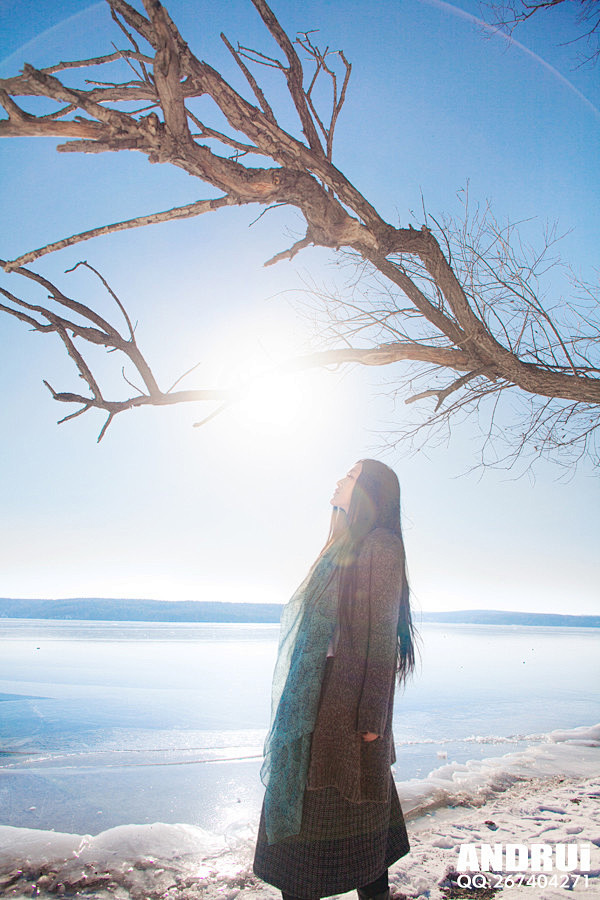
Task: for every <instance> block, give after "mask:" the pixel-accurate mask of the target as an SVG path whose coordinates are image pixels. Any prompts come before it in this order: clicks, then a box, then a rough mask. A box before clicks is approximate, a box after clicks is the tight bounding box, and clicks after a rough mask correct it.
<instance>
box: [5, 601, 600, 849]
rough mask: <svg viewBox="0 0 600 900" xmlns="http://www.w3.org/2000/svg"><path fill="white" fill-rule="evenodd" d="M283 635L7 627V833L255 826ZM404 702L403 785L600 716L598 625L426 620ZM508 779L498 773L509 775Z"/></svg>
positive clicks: (226, 628) (216, 628)
mask: <svg viewBox="0 0 600 900" xmlns="http://www.w3.org/2000/svg"><path fill="white" fill-rule="evenodd" d="M277 635H278V626H277V625H231V624H216V625H211V624H187V623H185V624H166V623H121V622H85V623H84V622H75V621H73V622H62V621H49V620H43V621H42V620H35V621H34V620H17V619H5V620H2V621H1V627H0V776H1V777H0V810H1V812H0V824H3V825H13V826H21V827H28V828H42V829H55V830H57V831H66V832H77V833H80V834H81V833H91V834H97V833H99V832H101V831H103V830H105V829H107V828H111V827H114V826H116V825H125V824H132V823H138V824H144V823H153V822H164V823H177V822H182V823H188V824H191V825H199V826H201V827H203V828H206V829H207V830H208V831H210V832H213V833H214V832H216V833H219V834H223V833H227V831H228V829H230V830H232V831H235V829H236V828H239V827H240V826H241V825H243V824H244V823H255V822H256V821H257V819H258V812H259V809H260V803H261V799H262V786H261V784H260V781H259V775H258V773H259V768H260V762H261V757H262V742H263V739H264V736H265V733H266V729H267V726H268V718H269V707H270V682H271V674H272V669H273V664H274V660H275V655H276V650H277ZM421 635H422V642H423V645H422V652H421V664H420V666H419V669H418V671H417V674H416V676H415V678H414V679H413V681H412V682H411V683H410V684H409V686H408V687H407V689H406V690H405V691H404V692H401V691H399V692H397V695H396V707H395V719H394V723H395V727H394V733H395V737H396V745H397V746H396V753H397V756H398V761H397V763H396V766H395V770H394V773H395V777H396V780H397V781H398V782H401V783H402V782H407V781H409V780H410V779H418V780H419V781H420V782H423V783H426V782H427V778H428V775H429V773H430V772H431V771H432V770H434V769H437V768H438V767H440V766H443V765H446V764H448V765H449V766H452V765H455V766H457V767H458V768H460V765H461V764H463V763H465V762H466V761H467V760H473V761H475V762H477V761H486V760H488V759H490V758H493V757H502V756H505V755H506V754H511V753H512V754H514V753H515V752H516V751H522V750H526V749H527V748H532V747H536V746H540V747H543V745H545V744H546V743H547V742H548V737H547V733H548V732H549V731H552V730H553V729H571V728H575V727H577V726H589V725H592V724H594V723H595V722H598V721H600V698H599V696H598V690H597V685H598V684H599V683H600V679H599V676H600V654H599V653H598V638H599V633H598V630H597V629H596V630H594V629H572V628H567V629H559V628H542V627H528V628H518V627H510V626H507V627H503V626H478V625H426V626H423V628H422V631H421ZM500 768H501V766H500Z"/></svg>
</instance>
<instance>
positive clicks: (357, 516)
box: [347, 459, 401, 541]
mask: <svg viewBox="0 0 600 900" xmlns="http://www.w3.org/2000/svg"><path fill="white" fill-rule="evenodd" d="M359 463H360V466H361V468H360V474H359V475H358V478H357V479H356V483H355V485H354V490H353V491H352V496H351V498H350V503H349V505H348V512H347V526H348V530H349V531H350V534H351V536H352V538H353V539H354V540H355V541H360V540H361V539H362V538H363V537H365V535H367V534H368V533H369V532H370V531H373V529H374V528H387V529H388V530H389V531H392V532H393V533H394V534H398V535H401V528H400V484H399V482H398V476H397V475H396V473H395V472H394V471H393V469H390V467H389V466H386V465H385V463H382V462H380V461H379V460H378V459H361V460H359Z"/></svg>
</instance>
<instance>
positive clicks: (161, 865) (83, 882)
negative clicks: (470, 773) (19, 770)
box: [0, 775, 600, 900]
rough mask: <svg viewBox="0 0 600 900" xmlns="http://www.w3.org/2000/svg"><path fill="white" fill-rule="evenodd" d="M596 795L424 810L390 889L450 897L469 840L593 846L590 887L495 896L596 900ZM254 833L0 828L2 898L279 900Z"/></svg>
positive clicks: (573, 783)
mask: <svg viewBox="0 0 600 900" xmlns="http://www.w3.org/2000/svg"><path fill="white" fill-rule="evenodd" d="M599 799H600V775H598V776H592V777H589V778H582V777H579V778H578V777H566V776H561V775H553V776H551V777H547V778H533V779H530V780H525V779H522V780H519V781H517V782H515V783H513V784H512V785H510V786H509V787H507V788H506V789H504V790H503V791H502V792H500V793H496V794H495V795H494V796H491V797H489V796H488V797H487V798H485V797H482V798H480V799H479V800H478V799H477V798H474V799H472V800H471V801H470V802H467V801H464V802H460V803H457V805H455V806H451V807H445V808H440V809H436V810H434V811H430V812H425V813H424V814H423V815H421V816H419V817H417V818H413V819H411V820H410V821H409V822H408V830H409V838H410V842H411V851H410V854H409V855H408V856H406V857H404V858H403V859H401V860H399V861H398V862H397V863H395V864H394V865H393V866H392V867H391V869H390V886H391V887H392V889H393V891H394V892H395V893H396V895H398V900H400V895H402V894H403V895H404V897H407V898H411V900H413V898H414V900H416V898H423V900H425V898H427V900H446V898H448V897H449V896H450V887H451V882H450V881H449V880H448V878H447V875H448V873H449V872H451V871H452V870H453V869H456V866H457V862H458V853H459V850H460V846H461V845H463V844H473V845H478V846H480V845H481V844H482V843H486V844H502V845H506V844H524V845H531V844H533V843H545V844H549V845H552V846H554V845H556V844H560V843H578V844H586V845H589V846H590V851H591V867H590V868H591V871H590V872H589V873H587V874H588V879H587V885H586V882H585V879H584V878H583V877H580V878H579V879H575V878H574V873H573V875H571V876H567V881H565V876H563V875H562V873H556V872H555V873H554V874H557V875H558V876H559V878H558V882H559V885H558V886H553V885H552V884H549V885H546V886H544V885H540V884H534V885H522V886H514V887H507V886H505V887H504V888H503V889H502V891H501V893H499V894H497V895H496V896H501V897H502V898H505V897H506V898H512V897H529V898H531V900H534V898H535V900H559V898H562V900H565V898H566V896H567V894H566V890H567V889H568V890H569V895H572V894H573V893H575V894H579V893H581V895H582V897H587V898H589V900H591V898H592V897H593V896H599V895H600V803H599ZM254 836H255V835H254V829H253V828H251V827H247V828H246V829H241V830H239V831H238V832H237V833H236V834H231V835H229V837H228V843H229V846H228V847H227V846H226V847H223V845H222V843H221V846H220V847H219V846H218V845H217V843H216V842H215V840H214V839H215V838H216V836H212V838H213V841H212V847H211V846H210V843H211V840H210V836H209V835H208V833H207V832H204V831H203V830H202V829H199V828H194V827H193V826H186V825H176V826H168V825H161V824H160V823H156V824H155V825H149V826H120V827H118V828H114V829H109V830H108V831H106V832H103V833H102V834H101V835H97V836H96V838H90V837H89V836H88V837H87V838H86V837H85V836H75V835H65V834H59V833H55V832H48V831H45V832H41V831H40V832H35V831H34V830H32V829H18V828H9V827H8V826H0V896H3V897H11V898H13V900H21V898H25V897H31V896H32V895H35V896H37V897H39V898H40V900H45V898H48V900H50V898H55V897H56V896H57V894H58V895H60V894H63V893H67V894H68V893H72V892H75V893H76V895H77V896H80V897H89V898H94V900H115V898H118V900H141V898H142V897H143V898H144V900H159V898H160V900H200V898H202V900H223V898H226V900H280V896H281V895H280V893H279V891H277V890H276V889H275V888H273V887H271V886H270V885H266V884H263V883H262V882H259V881H258V879H256V878H255V877H254V875H253V874H252V853H253V846H254ZM528 874H530V875H531V873H528ZM549 877H550V876H549ZM574 881H576V883H574ZM561 884H563V885H564V886H560V885H561ZM567 884H568V885H570V886H569V887H567ZM61 886H62V889H61ZM36 891H37V893H35V892H36ZM477 895H478V896H479V897H483V896H484V894H483V893H482V892H479V894H474V895H473V896H477ZM342 896H343V897H344V898H346V897H347V898H350V897H355V896H356V894H355V892H350V893H348V894H344V895H342ZM455 896H457V895H456V894H455ZM466 896H467V895H466ZM489 896H492V894H491V893H490V894H489Z"/></svg>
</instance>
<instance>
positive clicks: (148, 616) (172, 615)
mask: <svg viewBox="0 0 600 900" xmlns="http://www.w3.org/2000/svg"><path fill="white" fill-rule="evenodd" d="M282 609H283V607H282V606H281V605H280V604H278V603H216V602H215V603H211V602H210V601H193V600H190V601H177V600H174V601H165V600H114V599H107V598H102V597H98V598H96V597H80V598H73V599H65V600H11V599H9V598H0V618H12V619H75V620H80V621H103V622H255V623H261V622H264V623H268V622H279V619H280V617H281V610H282ZM415 618H416V620H417V623H419V622H423V623H428V622H437V623H447V624H457V625H549V626H556V627H563V628H565V627H574V628H577V627H579V628H600V616H569V615H564V616H563V615H559V614H555V613H528V612H509V611H503V610H493V609H463V610H453V611H450V612H417V613H416V615H415Z"/></svg>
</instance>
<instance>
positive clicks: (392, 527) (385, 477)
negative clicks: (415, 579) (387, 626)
mask: <svg viewBox="0 0 600 900" xmlns="http://www.w3.org/2000/svg"><path fill="white" fill-rule="evenodd" d="M359 462H360V463H361V464H362V468H361V471H360V474H359V476H358V478H357V479H356V484H355V485H354V489H353V491H352V498H351V500H350V505H349V507H348V512H347V513H344V511H343V510H340V509H337V508H334V510H333V515H332V518H331V526H330V530H329V536H328V539H327V543H326V545H325V546H326V547H329V546H331V544H333V543H335V544H340V545H341V546H342V548H343V551H342V557H341V563H340V564H341V565H342V566H343V569H344V571H343V574H342V598H347V599H351V597H352V596H353V594H354V584H355V574H356V560H357V557H358V554H359V552H360V548H361V545H362V542H363V541H364V539H365V537H366V536H367V535H368V534H369V532H371V531H373V530H374V529H375V528H386V529H387V530H388V531H391V532H392V534H395V535H396V536H397V537H398V538H399V539H400V548H399V552H400V554H401V555H402V565H401V575H400V580H399V583H398V591H399V594H400V611H399V615H398V644H397V673H398V681H399V683H400V684H402V683H403V682H405V681H406V680H407V678H408V677H409V675H410V674H411V673H412V671H413V669H414V667H415V645H416V637H417V636H416V631H415V627H414V625H413V621H412V615H411V610H410V588H409V584H408V577H407V574H406V556H405V552H404V539H403V537H402V526H401V523H400V484H399V482H398V476H397V475H396V473H395V472H394V470H393V469H390V467H389V466H386V465H385V463H382V462H380V461H379V460H377V459H361V460H359Z"/></svg>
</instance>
